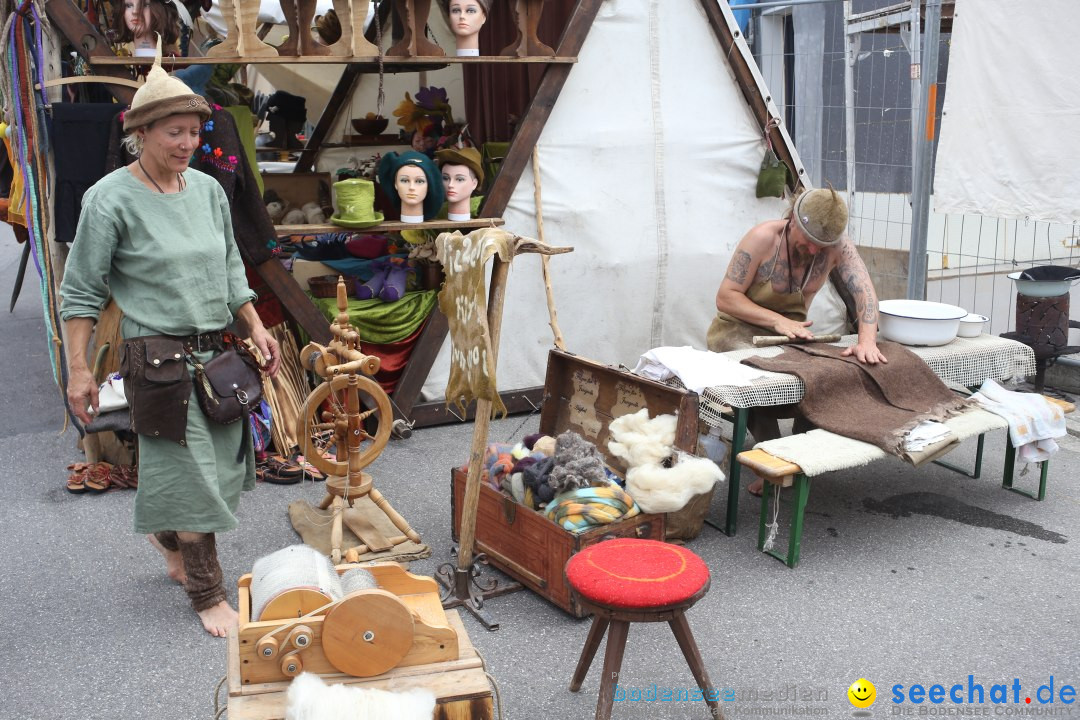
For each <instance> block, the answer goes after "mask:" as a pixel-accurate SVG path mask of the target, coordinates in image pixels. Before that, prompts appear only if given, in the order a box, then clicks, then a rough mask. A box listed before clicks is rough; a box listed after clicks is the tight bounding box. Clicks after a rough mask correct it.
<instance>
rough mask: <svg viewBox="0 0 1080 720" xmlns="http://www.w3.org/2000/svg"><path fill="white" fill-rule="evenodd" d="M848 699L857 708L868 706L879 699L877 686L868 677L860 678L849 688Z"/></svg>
mask: <svg viewBox="0 0 1080 720" xmlns="http://www.w3.org/2000/svg"><path fill="white" fill-rule="evenodd" d="M847 697H848V700H849V701H850V702H851V704H852V705H854V706H855V707H857V708H868V707H870V706H871V705H873V704H874V701H875V700H877V688H875V687H874V683H872V682H870V681H869V680H867V679H866V678H859V679H858V680H856V681H855V682H853V683H851V687H849V688H848V689H847Z"/></svg>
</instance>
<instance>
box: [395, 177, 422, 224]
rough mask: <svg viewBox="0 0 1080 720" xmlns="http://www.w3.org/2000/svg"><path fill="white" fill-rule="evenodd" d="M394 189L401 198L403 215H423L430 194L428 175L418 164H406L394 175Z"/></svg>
mask: <svg viewBox="0 0 1080 720" xmlns="http://www.w3.org/2000/svg"><path fill="white" fill-rule="evenodd" d="M394 189H395V190H396V191H397V194H398V198H400V199H401V215H402V217H409V216H411V217H423V216H424V199H425V198H427V195H428V182H427V176H426V175H425V174H424V171H423V170H422V169H421V168H420V167H418V166H416V165H404V166H402V167H401V168H400V169H399V170H398V171H397V174H396V175H395V176H394Z"/></svg>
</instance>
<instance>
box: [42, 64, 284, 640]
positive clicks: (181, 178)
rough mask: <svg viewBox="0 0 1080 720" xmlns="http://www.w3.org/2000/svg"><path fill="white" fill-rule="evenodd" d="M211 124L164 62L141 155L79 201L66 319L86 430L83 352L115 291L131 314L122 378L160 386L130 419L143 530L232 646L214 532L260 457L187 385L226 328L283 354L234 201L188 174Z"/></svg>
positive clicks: (89, 399) (230, 612)
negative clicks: (249, 272) (248, 268)
mask: <svg viewBox="0 0 1080 720" xmlns="http://www.w3.org/2000/svg"><path fill="white" fill-rule="evenodd" d="M209 117H210V107H209V105H208V104H207V102H206V100H204V99H203V98H202V97H200V96H198V95H195V94H193V93H192V92H191V90H190V89H189V88H188V87H187V86H186V85H184V83H183V82H181V81H180V80H178V79H176V78H172V77H169V76H168V75H167V74H166V73H165V72H164V70H162V69H161V66H160V56H159V62H158V64H155V65H154V67H153V68H152V69H151V71H150V73H149V74H148V76H147V81H146V83H145V84H144V85H143V86H142V87H141V88H139V90H138V92H136V93H135V97H134V100H133V101H132V103H131V109H130V110H128V111H127V112H126V113H125V115H124V130H125V132H127V133H128V135H127V137H126V138H125V144H126V145H127V146H128V148H129V149H130V150H132V151H133V154H135V155H136V156H137V160H136V161H135V162H133V163H131V164H130V165H128V166H126V167H122V168H119V169H118V170H115V171H114V172H112V173H110V174H109V175H106V176H105V177H104V178H102V179H101V180H100V181H99V182H98V183H96V184H95V185H94V186H93V187H92V188H90V189H89V190H88V191H87V192H86V194H85V196H84V197H83V202H82V213H81V215H80V218H79V226H78V231H77V233H76V236H75V241H74V243H73V244H72V247H71V253H70V255H69V256H68V261H67V266H66V269H65V273H64V279H63V283H62V285H61V296H62V301H61V306H60V313H61V317H62V318H63V320H64V321H65V328H66V332H67V342H66V343H65V347H66V352H67V363H68V390H67V396H68V402H69V403H70V404H71V409H72V411H73V412H74V413H75V415H76V416H77V417H78V418H79V420H80V421H82V422H83V423H84V424H85V423H88V422H89V421H90V418H91V416H92V415H93V414H95V413H96V412H97V408H98V387H97V383H96V382H95V380H94V377H93V375H92V373H91V372H90V369H89V367H88V365H87V361H86V348H87V344H88V342H89V340H90V335H91V332H92V330H93V326H94V323H95V321H96V320H97V318H98V315H99V313H100V312H101V308H102V307H103V306H104V305H105V303H106V302H107V301H108V298H109V296H110V295H111V296H112V298H113V299H114V300H115V301H116V304H117V306H118V307H119V308H120V310H121V311H123V314H124V319H123V323H122V325H121V330H122V332H123V335H124V338H125V358H124V367H125V368H126V369H125V373H127V374H130V373H132V372H134V371H135V368H151V369H152V370H153V372H154V373H155V377H154V378H153V379H152V382H155V383H156V382H162V383H163V384H162V385H155V386H153V390H154V392H147V393H142V392H140V394H139V397H140V398H142V399H140V400H136V401H135V405H136V407H135V408H134V411H133V419H135V420H137V419H138V418H137V416H140V415H142V416H149V417H151V419H152V421H153V422H151V423H150V424H142V423H141V421H138V422H136V423H135V427H134V430H135V431H136V432H137V433H138V439H139V469H138V472H139V488H138V491H137V493H136V496H135V523H134V525H135V531H136V532H139V533H144V534H147V535H148V536H149V538H150V541H151V542H152V543H153V544H154V546H155V547H156V548H157V549H158V550H159V551H160V552H161V553H162V555H164V557H165V559H166V563H167V568H168V572H169V575H170V577H172V578H173V579H175V580H177V581H179V582H180V583H182V584H183V585H184V589H185V590H186V591H187V593H188V596H189V598H190V600H191V603H192V607H193V608H194V609H195V611H196V612H197V613H198V615H199V618H200V619H201V621H202V624H203V627H204V628H205V629H206V631H207V632H209V633H210V634H211V635H214V636H216V637H225V635H226V634H227V632H228V628H229V627H230V626H233V625H235V624H236V621H237V614H236V610H234V609H233V608H232V606H230V605H229V604H228V602H227V600H226V593H225V589H224V585H223V582H222V572H221V566H220V564H219V563H218V559H217V550H216V544H215V533H219V532H224V531H226V530H231V529H233V528H235V527H236V525H237V520H236V515H235V512H236V509H237V506H238V504H239V500H240V493H241V491H243V490H250V489H253V488H254V486H255V460H254V453H253V451H252V447H251V442H250V438H249V436H248V434H246V433H245V432H244V429H243V426H244V424H245V423H244V422H235V423H233V424H231V425H221V424H217V423H214V422H212V421H210V420H209V419H207V417H206V416H205V415H204V414H203V412H202V410H201V409H200V408H199V404H198V402H196V400H195V397H194V394H193V392H191V391H189V390H188V388H189V387H190V384H189V383H188V382H187V381H188V378H189V377H190V373H191V369H190V363H189V362H188V361H187V358H185V357H184V354H190V355H192V356H194V357H195V358H197V359H198V360H199V361H200V362H203V363H205V362H207V361H208V360H209V359H210V358H212V357H213V356H214V355H216V354H217V353H219V352H221V351H222V349H223V347H222V341H221V331H222V330H224V329H225V328H226V327H227V326H229V325H235V327H236V329H237V332H238V334H239V335H241V336H243V337H248V338H250V339H251V341H252V342H253V343H254V344H255V346H256V347H257V348H258V349H259V351H260V352H261V353H262V356H263V357H264V358H266V365H265V367H264V368H263V369H264V371H265V372H266V373H268V374H270V375H273V374H274V373H276V372H277V367H278V362H279V350H278V345H277V342H276V341H275V340H274V339H273V337H272V336H271V335H270V334H269V333H268V332H267V331H266V329H265V328H264V327H263V324H262V322H261V321H260V320H259V316H258V314H256V312H255V308H254V307H253V305H252V301H253V300H254V299H255V293H253V292H252V291H251V289H250V288H248V285H247V280H246V277H245V274H244V268H243V264H242V262H241V259H240V255H239V252H238V250H237V248H236V243H235V241H234V239H233V229H232V224H231V218H230V213H229V204H228V200H227V199H226V196H225V193H224V191H223V190H222V189H221V186H220V185H219V184H218V182H217V181H216V180H214V179H213V178H211V177H209V176H208V175H205V174H203V173H201V172H199V171H198V170H195V169H193V168H189V167H188V162H189V161H190V159H191V155H192V153H193V152H194V150H195V148H196V147H198V146H199V143H200V133H201V131H202V129H203V124H204V123H205V122H206V120H207V119H208V118H209ZM177 340H179V341H180V342H181V343H182V344H183V351H184V352H183V353H181V352H176V353H171V351H170V354H169V355H168V356H162V355H160V354H158V355H155V354H154V350H153V349H152V348H153V347H155V346H154V345H153V343H158V345H157V346H156V347H164V345H162V344H161V343H163V342H166V343H167V342H172V343H173V345H172V347H174V348H175V347H177V346H176V345H175V341H177ZM133 342H134V343H135V344H134V345H133V344H132V343H133ZM133 348H138V351H137V352H136V351H135V350H133ZM140 372H142V371H141V370H140ZM145 377H146V378H150V371H145ZM169 381H172V382H173V383H174V384H173V385H169V384H168V382H169ZM128 382H129V383H130V382H131V380H130V379H129V380H128ZM177 383H179V384H177ZM181 386H182V389H181V392H180V393H179V395H178V394H177V393H176V392H173V393H172V396H169V390H168V388H170V387H173V388H181ZM128 395H129V399H130V398H131V395H132V393H131V392H130V391H129V393H128ZM148 396H150V401H149V402H146V403H144V402H143V400H145V399H146V398H147V397H148ZM140 425H142V427H140ZM148 428H149V429H148ZM245 446H246V447H245ZM238 451H239V454H238Z"/></svg>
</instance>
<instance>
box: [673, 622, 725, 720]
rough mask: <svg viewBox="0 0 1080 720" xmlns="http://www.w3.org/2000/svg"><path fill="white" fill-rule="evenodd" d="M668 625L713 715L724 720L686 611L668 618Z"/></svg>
mask: <svg viewBox="0 0 1080 720" xmlns="http://www.w3.org/2000/svg"><path fill="white" fill-rule="evenodd" d="M668 625H670V626H671V632H673V633H674V634H675V640H676V641H677V642H678V643H679V649H680V650H682V654H683V657H684V658H686V664H687V665H689V666H690V672H691V673H693V675H694V680H696V681H697V685H698V687H699V688H701V692H702V693H704V695H705V703H706V704H707V705H708V706H709V707H710V708H711V709H712V711H713V712H712V715H713V717H714V718H720V719H721V720H723V717H724V714H723V713H722V712H721V711H720V703H719V702H718V694H717V692H716V690H715V688H713V687H712V683H710V682H709V673H708V672H707V671H706V670H705V663H704V662H702V660H701V652H700V651H699V650H698V646H697V643H696V642H694V633H693V632H692V631H691V630H690V623H689V622H687V621H686V613H682V612H680V613H678V614H677V615H676V616H675V617H673V618H672V619H671V620H668Z"/></svg>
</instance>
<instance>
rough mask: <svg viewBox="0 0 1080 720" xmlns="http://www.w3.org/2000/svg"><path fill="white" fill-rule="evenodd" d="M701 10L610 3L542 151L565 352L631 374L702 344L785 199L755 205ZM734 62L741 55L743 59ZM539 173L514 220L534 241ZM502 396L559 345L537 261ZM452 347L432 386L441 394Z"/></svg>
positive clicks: (517, 312) (510, 316) (756, 156)
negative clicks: (737, 251) (645, 360)
mask: <svg viewBox="0 0 1080 720" xmlns="http://www.w3.org/2000/svg"><path fill="white" fill-rule="evenodd" d="M727 51H728V48H722V47H721V46H720V43H719V41H718V40H717V39H716V36H715V35H714V34H713V31H712V29H711V27H710V25H709V22H708V20H707V18H706V17H705V14H704V10H703V9H702V7H701V5H700V3H699V2H698V0H662V1H661V0H648V1H647V2H642V0H608V2H605V3H604V4H603V6H602V7H601V9H600V13H599V16H598V17H597V19H596V22H595V24H594V25H593V26H592V28H591V30H590V31H589V34H588V37H587V38H586V40H585V43H584V47H583V48H582V50H581V53H580V54H579V59H578V63H577V64H576V65H575V66H574V67H573V69H572V70H571V71H570V76H569V79H568V80H567V83H566V85H565V87H564V88H563V91H562V93H561V95H560V96H559V99H558V101H557V102H556V103H555V107H554V109H553V111H552V114H551V117H550V119H549V120H548V122H547V125H546V126H545V127H544V130H543V133H542V135H541V138H540V142H539V157H540V168H541V187H542V196H543V201H542V204H543V213H544V230H545V239H546V240H547V242H549V243H551V244H552V245H572V246H573V247H574V248H575V251H574V252H573V253H571V254H568V255H559V256H555V257H553V258H552V259H551V263H550V264H551V272H552V284H553V286H554V293H555V298H556V303H557V305H558V309H559V323H560V326H561V328H562V331H563V336H564V337H565V340H566V345H567V349H569V350H571V351H573V352H575V353H579V354H581V355H584V356H586V357H591V358H595V359H596V360H599V361H602V362H607V363H623V364H626V365H628V366H631V367H632V366H633V365H634V364H635V362H636V361H637V359H638V357H639V356H640V355H641V354H642V353H644V352H645V351H647V350H649V349H651V348H653V347H657V346H660V345H675V346H679V345H691V346H693V347H697V348H704V347H705V331H706V328H707V327H708V324H709V322H710V320H711V319H712V317H713V314H714V313H715V294H716V289H717V287H718V286H719V285H720V280H721V278H722V277H723V275H724V272H725V270H726V268H727V263H728V259H729V258H730V255H731V251H732V249H733V248H734V247H735V245H736V244H737V243H738V241H739V240H740V239H741V238H742V236H743V235H744V234H745V233H746V232H747V230H749V229H750V228H751V227H752V226H753V225H755V224H756V223H758V222H761V221H763V220H766V219H770V218H778V217H780V214H781V213H782V212H783V210H784V208H785V207H786V205H785V203H784V202H783V201H781V200H775V199H770V200H758V199H756V198H755V197H754V189H755V182H756V178H757V172H758V167H759V164H760V162H761V158H762V154H763V152H764V144H763V142H762V139H761V138H762V134H761V129H760V128H759V127H758V125H757V122H756V120H755V119H754V117H753V115H752V113H751V111H750V110H749V109H748V108H747V106H746V104H745V101H744V99H743V97H742V94H741V92H740V90H739V87H738V85H737V84H736V82H735V79H734V76H733V74H732V73H731V71H730V69H729V67H728V62H727V58H726V53H727ZM733 52H739V50H738V49H735V50H734V51H733ZM532 177H533V176H532V168H531V167H528V168H526V170H525V172H524V173H523V175H522V178H521V181H520V182H519V183H518V186H517V188H516V190H515V191H514V194H513V197H512V199H511V202H510V205H509V207H508V208H507V210H506V212H505V213H504V216H505V219H506V228H507V229H508V230H511V231H513V232H516V233H518V234H520V235H524V236H530V237H535V236H536V220H535V215H534V207H535V206H534V202H533V181H532ZM511 267H512V269H511V274H510V279H509V282H508V287H507V295H506V306H505V313H504V321H503V324H502V339H501V343H500V352H499V362H498V373H497V379H498V386H499V388H500V389H502V390H510V389H514V388H522V387H529V386H534V385H541V384H543V380H544V368H545V365H546V362H547V351H548V349H549V348H550V347H552V336H551V332H550V329H549V328H548V324H547V322H548V316H547V309H546V304H545V297H544V285H543V280H542V277H541V270H540V259H539V258H538V257H536V256H532V255H524V256H521V257H519V258H518V259H517V260H515V261H514V263H513V265H512V266H511ZM448 367H449V343H447V345H445V346H444V347H443V349H442V352H441V353H440V355H439V357H438V359H437V360H436V364H435V366H434V367H433V369H432V372H431V374H430V376H429V378H428V382H427V384H426V385H425V388H424V390H425V396H427V397H433V398H437V397H442V395H443V391H444V390H445V385H446V378H447V373H448Z"/></svg>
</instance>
